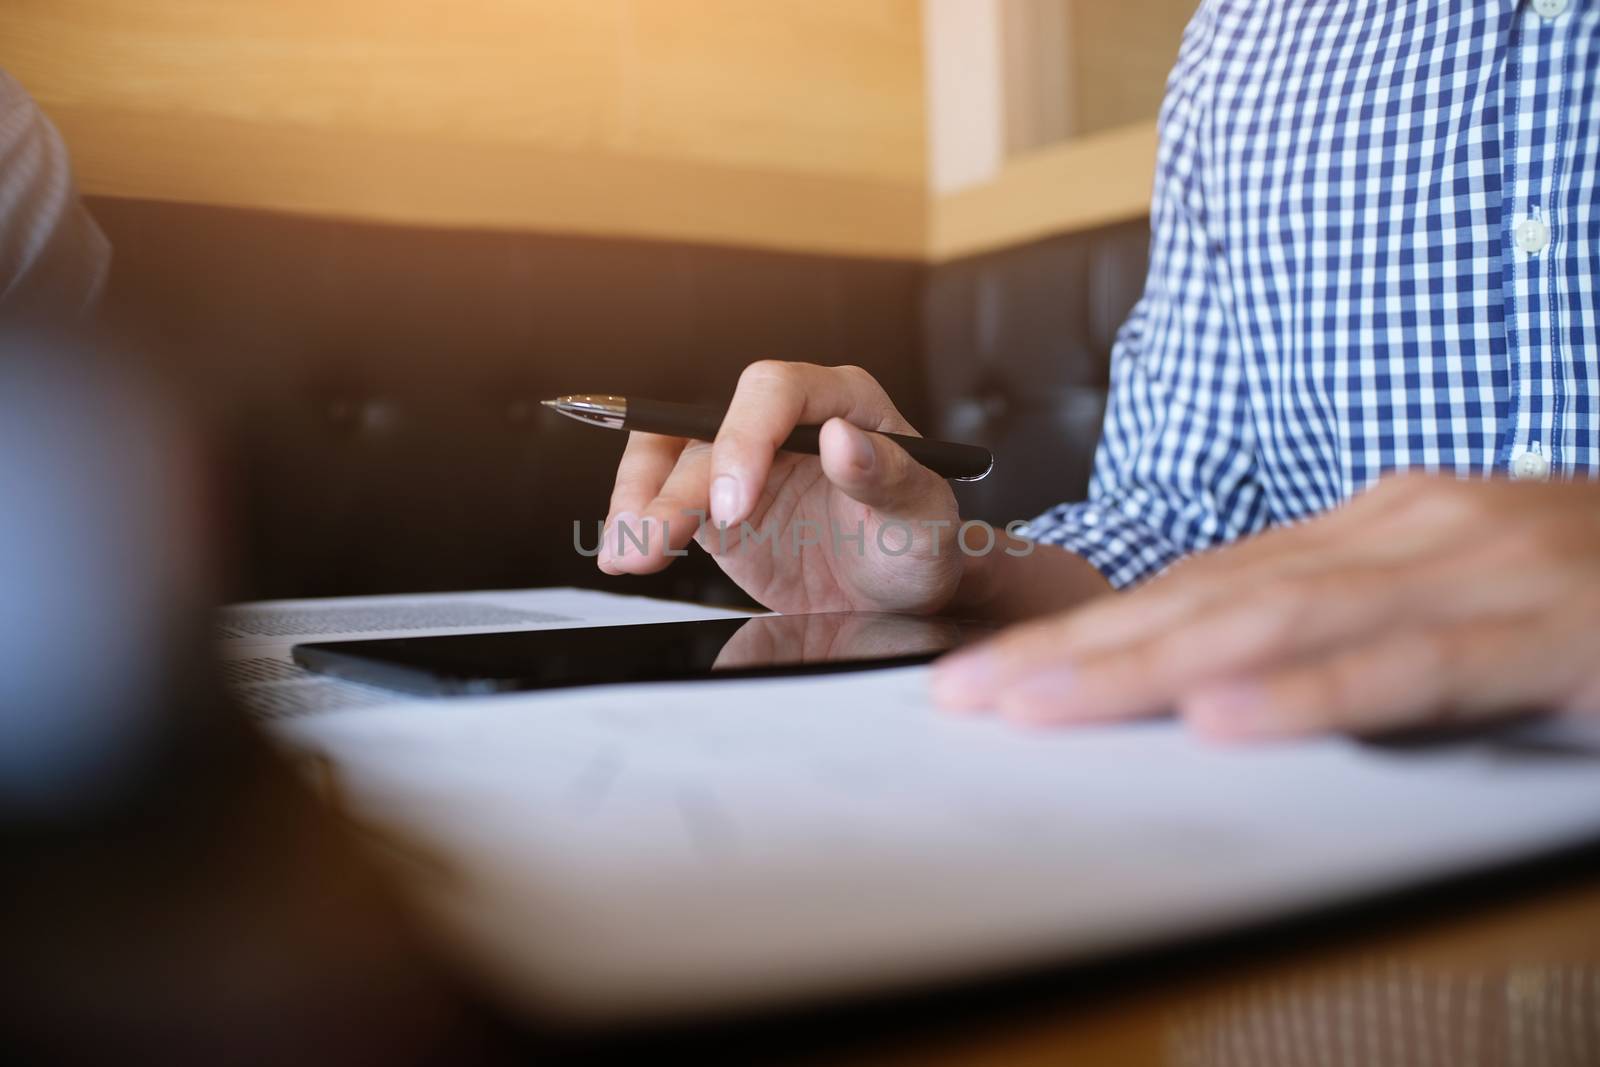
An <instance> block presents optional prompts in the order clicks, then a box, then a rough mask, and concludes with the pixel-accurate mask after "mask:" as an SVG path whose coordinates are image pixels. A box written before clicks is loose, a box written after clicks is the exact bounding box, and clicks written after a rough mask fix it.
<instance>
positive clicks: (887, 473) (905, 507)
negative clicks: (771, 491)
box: [818, 418, 944, 515]
mask: <svg viewBox="0 0 1600 1067" xmlns="http://www.w3.org/2000/svg"><path fill="white" fill-rule="evenodd" d="M818 451H819V452H820V453H821V454H822V472H823V473H824V474H826V475H827V476H828V480H829V481H830V482H832V483H833V484H834V485H836V486H838V487H839V488H840V489H842V490H843V491H844V492H845V493H846V494H847V495H849V496H850V497H851V498H852V499H854V500H857V501H859V502H860V503H862V504H865V505H866V506H867V507H869V508H875V509H877V510H878V511H882V512H885V513H887V514H890V515H920V514H923V513H926V512H927V511H929V510H930V509H932V508H935V507H937V506H938V505H937V503H936V501H937V500H938V496H937V491H938V489H939V488H943V486H944V479H942V478H940V477H939V476H938V475H937V474H935V473H933V472H932V471H930V470H928V469H927V468H926V467H924V466H922V465H921V464H919V463H917V461H916V460H914V459H912V458H911V457H910V456H908V455H906V450H905V449H903V448H901V447H900V446H899V445H897V444H895V443H894V442H893V441H891V440H889V439H888V438H887V437H884V436H882V435H880V434H875V433H868V432H867V431H865V430H863V429H861V428H860V427H858V426H855V425H854V424H852V423H849V422H846V421H845V420H844V419H838V418H834V419H829V420H828V421H827V422H825V423H823V424H822V432H821V435H820V439H819V448H818Z"/></svg>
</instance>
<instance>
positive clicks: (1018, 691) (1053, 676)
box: [998, 667, 1077, 721]
mask: <svg viewBox="0 0 1600 1067" xmlns="http://www.w3.org/2000/svg"><path fill="white" fill-rule="evenodd" d="M1076 687H1077V673H1076V672H1075V671H1074V670H1073V669H1072V668H1071V667H1050V668H1047V669H1045V670H1039V671H1034V672H1033V673H1032V674H1029V675H1025V676H1024V677H1021V678H1018V679H1017V680H1016V681H1015V682H1012V683H1011V684H1010V685H1008V686H1006V687H1005V690H1004V692H1002V693H1000V694H999V697H998V699H999V704H1000V710H1001V711H1002V712H1003V713H1004V714H1005V715H1006V717H1007V718H1012V719H1018V720H1025V721H1038V720H1042V719H1071V718H1074V717H1075V716H1074V715H1073V710H1074V709H1073V705H1072V703H1071V696H1072V692H1073V690H1074V689H1075V688H1076Z"/></svg>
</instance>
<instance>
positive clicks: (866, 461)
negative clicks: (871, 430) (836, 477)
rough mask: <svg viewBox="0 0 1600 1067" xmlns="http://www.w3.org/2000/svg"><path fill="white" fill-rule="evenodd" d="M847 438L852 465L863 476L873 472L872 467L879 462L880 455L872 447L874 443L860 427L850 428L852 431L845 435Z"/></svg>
mask: <svg viewBox="0 0 1600 1067" xmlns="http://www.w3.org/2000/svg"><path fill="white" fill-rule="evenodd" d="M845 425H847V426H849V425H850V424H849V423H846V424H845ZM845 437H846V438H848V439H849V441H850V465H851V466H853V467H855V468H856V469H857V470H859V471H861V472H862V473H863V474H865V473H867V472H868V471H870V470H872V465H873V464H874V463H876V462H877V461H878V453H877V451H876V450H875V449H874V448H873V447H872V442H871V441H870V440H868V438H867V435H866V434H865V433H863V432H862V431H861V430H860V429H859V428H858V427H856V426H850V430H849V432H848V433H846V434H845Z"/></svg>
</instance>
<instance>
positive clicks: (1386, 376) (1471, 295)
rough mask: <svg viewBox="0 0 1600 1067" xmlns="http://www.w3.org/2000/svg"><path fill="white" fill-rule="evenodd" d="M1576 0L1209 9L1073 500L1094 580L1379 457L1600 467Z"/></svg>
mask: <svg viewBox="0 0 1600 1067" xmlns="http://www.w3.org/2000/svg"><path fill="white" fill-rule="evenodd" d="M1597 82H1600V0H1522V2H1508V0H1498V2H1466V0H1460V2H1446V0H1277V2H1272V0H1205V2H1204V3H1202V5H1201V7H1200V9H1199V11H1198V12H1197V14H1196V15H1195V17H1194V20H1193V22H1192V23H1191V24H1190V26H1189V29H1188V31H1187V33H1186V34H1185V37H1184V42H1183V46H1182V49H1181V51H1180V54H1179V57H1178V64H1177V67H1176V69H1175V70H1174V71H1173V74H1172V78H1171V80H1170V82H1169V83H1168V92H1167V99H1166V103H1165V104H1164V105H1163V108H1162V115H1161V150H1160V156H1159V161H1158V165H1157V175H1156V190H1155V197H1154V202H1153V205H1152V213H1151V225H1152V230H1153V235H1152V239H1151V259H1150V274H1149V278H1148V280H1147V281H1146V285H1145V292H1144V296H1143V298H1142V299H1141V300H1140V302H1139V304H1138V306H1137V307H1136V308H1135V309H1134V311H1133V313H1132V315H1131V316H1130V317H1129V319H1128V321H1127V323H1126V324H1124V326H1123V327H1122V329H1121V331H1120V332H1119V334H1118V337H1117V343H1116V346H1115V348H1114V350H1113V354H1112V386H1111V400H1110V406H1109V409H1108V411H1107V414H1106V420H1105V432H1104V435H1103V438H1102V441H1101V445H1100V449H1099V452H1098V453H1097V455H1096V457H1095V471H1094V478H1093V481H1092V484H1091V486H1090V493H1089V500H1088V501H1087V502H1085V503H1077V504H1065V505H1061V506H1058V507H1056V508H1052V509H1051V510H1050V511H1048V512H1046V513H1045V514H1043V515H1041V516H1039V517H1038V518H1036V519H1034V520H1033V521H1032V522H1031V523H1030V524H1029V528H1028V532H1029V534H1030V535H1031V536H1032V537H1034V538H1035V539H1036V540H1038V541H1041V542H1048V543H1052V544H1058V545H1062V546H1064V547H1066V548H1068V549H1070V550H1072V551H1074V552H1077V553H1078V554H1080V555H1082V556H1083V557H1085V558H1086V559H1088V560H1089V562H1090V563H1092V564H1094V565H1095V566H1096V567H1097V568H1099V569H1100V571H1101V572H1102V573H1104V574H1105V576H1106V577H1107V578H1108V579H1109V580H1110V581H1111V583H1112V584H1113V585H1114V586H1116V587H1119V588H1121V587H1125V586H1129V585H1132V584H1135V583H1137V582H1139V581H1141V580H1143V579H1145V578H1147V577H1149V576H1151V575H1153V574H1156V573H1158V572H1159V571H1161V570H1162V569H1163V568H1165V567H1166V566H1168V565H1169V564H1171V563H1172V562H1174V561H1175V560H1177V559H1179V558H1181V557H1183V556H1184V555H1186V554H1189V553H1191V552H1195V551H1197V550H1200V549H1203V548H1207V547H1210V546H1212V545H1216V544H1220V543H1223V542H1226V541H1230V540H1233V539H1235V538H1238V537H1241V536H1244V535H1247V534H1250V533H1254V532H1256V531H1259V530H1261V529H1263V528H1265V527H1268V526H1271V525H1273V524H1277V523H1284V522H1292V521H1294V520H1296V519H1299V518H1302V517H1305V516H1309V515H1312V514H1315V513H1316V512H1319V511H1323V510H1325V509H1327V508H1330V507H1333V506H1335V505H1337V504H1338V503H1340V502H1341V501H1343V500H1345V499H1347V498H1349V497H1350V496H1351V495H1352V494H1354V493H1357V492H1359V491H1360V490H1362V489H1363V488H1365V487H1367V486H1369V485H1370V484H1371V483H1373V482H1374V481H1376V480H1377V479H1378V478H1379V477H1380V476H1382V475H1383V474H1385V473H1386V472H1389V471H1393V470H1399V469H1406V468H1418V469H1423V470H1429V471H1437V472H1444V473H1448V474H1454V475H1457V476H1462V477H1475V476H1486V475H1490V474H1507V475H1510V476H1513V477H1533V478H1540V477H1553V478H1575V477H1594V476H1596V475H1597V474H1600V382H1597V378H1600V329H1597V311H1596V304H1597V292H1600V96H1597V92H1596V85H1597Z"/></svg>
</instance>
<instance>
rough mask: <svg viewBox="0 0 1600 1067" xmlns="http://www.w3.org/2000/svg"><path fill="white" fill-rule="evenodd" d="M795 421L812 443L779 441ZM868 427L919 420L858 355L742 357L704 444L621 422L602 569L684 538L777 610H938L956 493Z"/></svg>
mask: <svg viewBox="0 0 1600 1067" xmlns="http://www.w3.org/2000/svg"><path fill="white" fill-rule="evenodd" d="M805 424H821V425H822V434H821V452H822V455H821V456H820V457H816V456H799V455H791V454H788V453H779V452H778V450H777V448H778V445H779V444H780V443H781V442H782V441H783V439H784V438H785V437H787V436H788V435H789V432H790V431H791V430H793V429H794V428H795V427H796V426H799V425H805ZM871 430H881V431H886V432H890V433H901V434H914V433H916V431H915V430H913V429H912V428H911V426H910V424H909V423H907V422H906V420H905V419H904V418H903V417H902V416H901V414H900V413H899V412H898V411H896V410H895V407H894V404H893V403H891V402H890V400H889V397H888V396H887V395H886V394H885V393H884V391H883V388H882V387H881V386H880V385H878V383H877V382H876V381H874V380H873V378H872V376H871V375H870V374H868V373H867V372H866V371H864V370H862V369H861V368H859V367H817V366H812V365H810V364H804V363H777V362H770V361H768V362H761V363H753V364H751V365H750V366H749V367H747V368H745V371H744V374H743V375H741V376H740V378H739V386H738V389H737V390H736V391H735V393H734V397H733V402H732V404H731V405H730V406H729V408H728V414H727V416H726V417H725V418H724V419H723V422H722V428H721V431H720V432H719V433H718V434H717V440H716V442H715V443H714V444H707V443H705V442H701V441H685V440H683V439H681V438H675V437H661V436H657V435H655V434H643V433H635V434H631V435H630V436H629V438H628V447H627V450H626V452H625V453H624V454H623V457H622V464H621V466H620V467H619V468H618V470H617V481H616V487H615V489H613V491H612V494H611V510H610V514H609V515H608V517H607V519H606V529H605V532H604V534H603V540H602V547H601V552H600V556H599V558H598V563H599V566H600V569H601V570H603V571H605V572H606V573H607V574H624V573H627V574H647V573H650V572H653V571H658V570H660V569H662V568H663V567H665V566H666V565H667V564H668V563H670V562H671V561H672V556H670V555H668V550H670V551H671V552H672V553H675V554H676V553H679V552H681V550H682V549H683V548H684V547H685V546H687V545H688V543H689V541H690V539H691V538H693V539H694V540H696V541H698V542H699V544H700V546H701V547H702V548H704V549H705V550H706V551H707V552H709V553H711V554H712V555H713V556H715V557H716V559H717V562H718V564H719V565H720V566H721V567H722V569H723V570H724V571H726V572H727V574H728V575H729V576H730V577H731V578H733V580H734V581H736V582H737V583H738V584H739V586H740V587H741V588H742V589H744V590H745V592H747V593H749V594H750V595H751V596H753V597H755V598H756V599H757V600H759V601H760V602H761V603H763V604H765V605H766V606H767V607H769V608H773V609H775V610H778V611H784V612H797V611H830V610H849V609H869V608H870V609H875V610H885V611H888V610H892V611H907V612H934V611H938V610H939V609H940V608H942V607H944V606H945V605H946V604H948V603H949V602H950V600H951V598H952V597H953V596H954V595H955V592H956V588H957V586H958V584H959V583H960V581H961V578H962V575H963V570H964V566H963V564H964V562H965V560H964V557H963V555H962V553H961V551H960V549H959V547H958V546H957V545H956V542H955V536H956V530H957V527H958V526H959V525H960V519H959V517H958V515H957V513H956V502H955V495H954V494H953V493H951V491H950V487H949V486H948V485H947V484H946V483H945V481H944V479H942V478H940V477H939V476H938V475H936V474H934V473H933V472H932V471H930V470H927V469H926V468H924V467H922V466H919V465H918V464H917V463H916V462H915V461H914V460H912V459H911V457H910V456H908V455H906V453H905V450H904V449H902V448H900V446H899V445H896V444H895V443H894V442H893V441H890V440H888V439H887V438H884V437H880V436H879V435H877V434H875V433H869V432H867V431H871ZM708 512H709V518H705V517H706V515H707V513H708ZM702 518H705V521H704V522H702V521H700V520H701V519H702ZM745 524H748V529H749V532H750V533H751V534H752V535H753V537H752V538H750V539H748V540H747V539H746V538H745V537H744V536H742V535H743V533H744V531H745V530H746V525H745ZM619 527H626V533H624V532H623V531H622V530H621V529H619ZM663 532H665V536H663ZM763 535H765V536H767V537H770V538H773V539H774V540H771V541H764V542H760V543H758V542H757V541H756V540H755V538H760V537H762V536H763ZM636 541H642V542H644V543H645V547H644V549H643V550H642V551H641V550H640V548H639V547H638V545H637V544H636ZM619 548H620V551H619Z"/></svg>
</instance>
